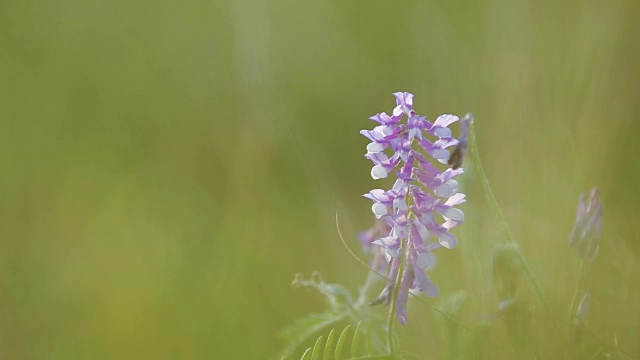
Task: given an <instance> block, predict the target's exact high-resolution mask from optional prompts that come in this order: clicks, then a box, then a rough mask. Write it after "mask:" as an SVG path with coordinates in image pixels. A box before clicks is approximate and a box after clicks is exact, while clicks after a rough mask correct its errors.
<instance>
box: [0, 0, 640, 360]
mask: <svg viewBox="0 0 640 360" xmlns="http://www.w3.org/2000/svg"><path fill="white" fill-rule="evenodd" d="M638 14H640V3H639V2H637V1H632V0H627V1H624V0H612V1H595V0H584V1H560V2H557V1H511V0H490V1H474V2H470V1H462V0H455V1H443V0H436V1H413V2H396V1H364V0H355V1H353V0H347V1H345V0H342V1H317V2H314V1H289V0H283V1H270V2H267V1H248V0H233V1H216V0H213V1H202V0H194V1H163V2H149V1H147V2H133V1H121V0H116V1H92V2H86V1H77V0H63V1H57V2H51V1H9V2H6V1H5V2H2V3H1V4H0V165H1V169H2V175H1V176H0V358H4V359H178V358H180V359H205V358H208V359H269V358H275V356H277V354H278V351H279V349H281V348H282V347H283V345H284V343H283V342H282V340H281V339H280V338H279V337H278V334H279V332H280V331H281V330H282V329H284V328H285V327H286V326H287V325H289V324H291V323H292V322H293V321H294V320H295V319H297V318H300V317H303V316H305V315H307V314H309V313H311V312H320V311H323V309H324V303H323V299H322V297H321V296H319V295H317V294H314V293H313V292H306V291H304V290H300V289H298V290H296V289H292V287H291V280H292V279H293V276H294V274H295V273H296V272H302V273H304V274H306V275H308V274H310V273H311V272H312V271H314V270H318V271H320V272H321V273H322V274H323V277H324V279H325V280H326V281H329V282H337V283H342V284H345V285H346V286H348V287H349V288H351V289H354V290H355V289H356V288H357V287H358V286H359V284H361V283H362V281H363V279H364V278H365V276H366V274H367V269H365V268H364V267H362V266H361V264H359V263H358V262H357V261H356V260H354V259H353V258H352V257H351V256H350V255H349V254H348V252H347V251H346V250H345V249H344V247H343V246H342V245H341V243H340V242H339V239H338V236H337V231H336V226H335V214H336V212H338V213H339V216H340V219H341V230H342V232H343V234H344V236H345V240H346V241H347V242H348V243H349V244H351V246H352V247H353V248H354V249H356V250H358V241H357V233H358V231H360V230H362V229H365V228H367V227H369V226H371V225H372V216H371V213H370V203H369V201H368V200H366V199H364V198H362V197H361V194H363V193H366V192H367V191H369V190H370V189H371V188H373V187H380V186H389V184H388V183H385V182H383V183H382V184H379V183H376V182H374V181H373V180H371V178H370V176H369V170H370V164H369V163H368V161H367V160H366V159H364V157H363V154H364V153H365V149H364V147H365V145H366V143H367V141H366V139H365V138H364V137H362V136H360V135H359V134H358V131H359V130H360V129H364V128H371V127H373V122H371V121H370V120H367V118H368V117H369V116H371V115H373V114H375V113H377V112H381V111H387V112H388V111H391V109H392V108H393V106H394V105H395V104H394V99H393V97H392V95H391V93H392V92H394V91H411V92H413V93H415V94H416V99H415V103H416V109H417V110H418V112H419V113H420V114H424V115H428V116H429V117H430V118H431V119H434V118H435V117H436V116H437V115H439V114H442V113H454V114H459V115H462V114H464V113H466V112H467V111H473V112H474V113H475V116H476V131H477V136H478V146H479V149H480V154H481V156H482V159H483V164H484V169H485V171H486V173H487V176H488V177H489V179H490V181H491V184H492V186H493V190H494V192H495V195H496V198H497V199H498V201H499V203H500V205H501V206H502V209H503V211H504V213H505V216H506V219H507V221H508V222H509V224H510V226H511V229H512V232H513V234H514V236H515V238H516V239H517V240H518V241H519V242H520V244H521V245H522V250H523V252H524V254H525V255H526V256H527V259H528V260H529V263H530V265H531V267H532V269H533V271H534V273H535V274H536V276H537V278H538V280H539V282H540V283H541V284H542V288H543V291H544V292H545V296H546V297H547V298H548V301H549V304H550V312H551V314H552V315H553V316H556V317H557V320H549V314H545V312H544V311H543V310H542V307H541V305H540V303H539V302H537V300H536V297H535V296H534V293H533V292H532V290H531V287H530V286H528V284H527V283H526V282H525V281H524V280H523V281H522V283H521V284H520V286H519V290H518V297H519V299H520V300H521V301H522V303H524V304H527V305H526V307H527V309H528V310H527V312H528V313H529V314H530V315H531V317H532V318H533V319H534V320H533V322H532V325H531V327H530V329H529V330H527V331H528V332H527V336H526V341H525V345H522V343H518V342H517V341H516V340H514V339H513V337H512V336H511V334H510V333H509V331H507V330H505V329H503V328H502V325H500V324H498V325H496V330H495V331H494V332H492V335H491V336H492V339H491V341H490V342H487V344H489V345H487V346H488V347H489V349H488V350H486V349H485V350H483V351H484V353H483V354H485V355H486V356H485V358H500V357H503V358H514V356H516V355H514V354H520V355H522V354H528V355H527V358H565V357H566V356H569V355H571V354H573V355H576V354H582V355H583V356H584V354H588V355H589V356H594V357H593V358H606V356H612V357H613V358H624V357H625V355H623V354H627V355H626V357H630V358H634V357H635V356H640V347H639V345H638V344H637V340H638V334H639V333H640V302H639V301H638V299H639V297H640V290H639V285H640V268H639V266H638V265H639V263H638V260H639V257H640V243H639V241H638V232H639V231H640V225H639V222H638V219H637V216H638V214H639V212H638V210H637V209H638V201H639V200H640V185H639V184H640V157H639V155H640V145H638V136H639V134H640V125H639V119H638V113H639V112H640V103H639V101H640V88H639V87H640V85H639V84H640V70H638V64H639V62H638V58H639V57H640V46H639V43H638V40H637V39H638V37H639V36H640V23H639V22H638V21H637V18H638ZM454 131H458V128H457V127H455V128H454ZM594 185H597V186H599V187H600V189H601V193H602V201H603V203H604V214H605V217H604V225H603V235H602V244H601V248H600V254H599V257H598V258H597V260H596V261H595V262H594V264H593V270H592V271H590V276H591V279H592V280H591V281H592V283H591V284H592V285H591V287H592V291H593V297H592V304H591V315H590V318H589V324H590V327H591V328H592V329H593V330H594V332H596V333H597V335H598V336H599V337H600V340H594V339H593V338H590V337H587V340H585V341H586V343H585V344H583V345H581V346H582V348H581V351H583V352H582V353H575V352H571V351H569V350H567V346H568V345H567V342H566V341H567V339H565V338H568V336H569V329H568V327H563V325H562V322H563V321H564V323H565V325H566V322H567V319H568V309H569V306H570V302H571V299H572V296H573V292H574V291H575V287H576V282H577V279H578V277H579V268H580V267H579V259H578V258H577V257H576V255H575V253H574V252H573V251H572V250H571V249H569V248H568V247H567V245H566V241H567V238H568V236H569V234H570V232H571V229H572V226H573V222H574V219H575V211H576V207H577V201H578V197H579V194H580V193H582V192H584V191H588V190H589V189H590V188H591V187H592V186H594ZM464 186H465V187H466V192H467V194H468V199H469V202H468V203H467V204H466V205H465V210H466V214H467V223H466V224H465V226H464V227H462V228H461V229H460V230H459V231H458V235H459V236H460V240H461V241H460V246H459V247H458V248H457V249H455V250H454V251H442V252H441V253H439V254H438V255H439V265H438V267H437V268H436V269H435V270H434V271H433V272H432V276H433V278H434V280H435V281H436V283H437V284H438V285H439V286H440V288H441V292H442V294H443V298H445V299H446V297H447V296H448V295H450V294H455V293H457V292H458V291H465V292H466V294H467V300H466V302H465V305H464V306H465V309H466V310H465V311H466V315H465V317H464V318H463V319H462V320H463V321H466V322H467V323H472V322H473V321H474V320H473V319H475V318H476V317H477V316H481V315H482V314H483V313H491V312H492V311H495V310H496V309H497V306H498V301H499V300H500V299H499V298H498V295H496V291H495V279H494V277H493V276H492V269H491V267H490V266H489V264H490V258H491V254H492V252H493V251H494V247H495V244H496V243H500V242H501V241H503V239H502V238H501V236H500V228H499V226H498V224H499V223H498V220H497V218H496V216H495V214H494V213H492V212H491V210H490V207H489V206H488V202H487V201H486V200H485V199H486V197H485V194H484V192H483V191H482V188H481V187H480V186H479V183H478V178H477V174H476V173H475V171H474V170H473V167H470V168H469V171H468V177H467V179H466V181H465V183H464ZM362 256H363V257H366V255H362ZM380 311H381V312H384V311H385V309H384V308H381V309H380ZM409 311H410V320H409V321H410V323H409V325H407V326H406V327H403V328H401V329H400V335H401V339H402V343H403V344H404V345H405V347H407V348H408V349H410V350H412V351H415V352H417V353H418V354H421V355H422V356H424V358H433V359H441V358H451V356H450V355H451V354H449V353H448V350H447V348H446V345H445V341H444V340H443V338H442V334H441V325H442V324H441V323H440V322H438V319H437V317H436V316H434V315H433V311H432V309H430V308H429V307H428V306H426V305H424V304H420V303H418V302H412V303H411V304H410V310H409ZM557 323H559V325H558V324H557ZM556 326H557V327H556ZM558 328H559V330H558ZM554 329H555V330H554ZM553 331H558V332H557V333H553ZM559 333H562V334H563V335H565V337H564V338H563V337H562V336H556V335H557V334H559ZM495 343H501V344H503V345H504V347H503V348H501V349H498V348H496V349H493V348H492V346H493V345H491V344H495ZM518 344H519V345H518ZM521 345H522V346H525V348H526V350H524V352H521V353H518V351H519V350H516V348H518V347H519V346H521ZM576 346H577V345H576ZM504 348H506V350H505V349H504ZM469 349H470V350H468V351H469V352H468V353H466V356H464V357H467V358H473V357H474V356H473V354H474V353H475V351H476V350H477V351H478V352H477V354H480V350H479V348H478V349H475V348H474V347H473V346H471V347H470V348H469ZM474 349H475V350H474ZM448 354H449V355H448ZM568 354H569V355H568ZM522 356H524V355H522ZM576 356H578V355H576ZM578 358H581V357H580V356H578Z"/></svg>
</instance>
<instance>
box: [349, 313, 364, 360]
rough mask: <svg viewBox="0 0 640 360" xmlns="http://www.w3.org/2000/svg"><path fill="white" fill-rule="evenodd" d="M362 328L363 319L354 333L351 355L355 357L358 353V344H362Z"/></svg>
mask: <svg viewBox="0 0 640 360" xmlns="http://www.w3.org/2000/svg"><path fill="white" fill-rule="evenodd" d="M361 328H362V321H360V322H359V323H358V325H357V326H356V331H355V332H354V333H353V340H352V341H351V357H355V356H356V355H357V353H358V345H360V333H361Z"/></svg>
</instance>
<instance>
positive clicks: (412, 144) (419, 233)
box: [360, 92, 471, 324]
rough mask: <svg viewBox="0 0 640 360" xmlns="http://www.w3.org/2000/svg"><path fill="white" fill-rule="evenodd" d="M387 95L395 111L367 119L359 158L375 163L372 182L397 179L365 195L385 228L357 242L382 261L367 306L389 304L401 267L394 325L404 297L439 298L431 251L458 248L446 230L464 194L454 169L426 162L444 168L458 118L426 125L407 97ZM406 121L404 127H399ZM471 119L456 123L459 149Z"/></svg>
mask: <svg viewBox="0 0 640 360" xmlns="http://www.w3.org/2000/svg"><path fill="white" fill-rule="evenodd" d="M393 95H394V96H395V97H396V107H395V108H394V109H393V111H392V115H387V114H386V113H384V112H383V113H379V114H376V115H375V116H372V117H371V118H370V119H371V120H374V121H376V122H377V123H378V124H379V125H378V126H376V127H375V128H374V129H373V130H362V131H361V132H360V133H361V134H362V135H364V136H365V137H366V138H368V139H369V140H370V141H371V143H369V145H367V154H366V155H365V157H366V158H367V159H369V160H371V161H372V162H373V164H374V166H373V168H372V169H371V177H372V178H373V179H382V178H386V177H389V175H390V174H392V173H393V172H394V170H395V174H396V175H397V179H396V181H395V183H394V185H393V187H392V188H391V189H390V190H383V189H374V190H371V191H370V192H369V193H367V194H365V195H364V197H366V198H368V199H370V200H371V201H373V205H372V206H371V210H372V212H373V213H374V215H375V216H376V218H378V219H379V220H378V221H381V222H383V223H385V224H386V225H387V227H386V228H385V230H386V232H385V233H383V234H379V233H376V235H379V237H378V238H375V239H374V233H373V232H366V233H365V234H366V236H363V237H361V239H365V240H361V241H363V242H365V243H367V244H370V245H372V246H378V247H380V248H381V249H382V250H383V252H384V257H385V259H386V261H387V263H388V264H389V267H388V268H389V275H388V276H389V278H388V281H387V285H386V286H385V288H384V290H383V291H382V293H381V294H380V296H378V298H376V299H375V300H373V301H372V302H371V304H372V305H373V304H379V303H382V302H384V303H386V304H389V303H390V302H391V300H392V298H393V296H394V292H395V286H396V279H397V276H398V274H399V272H400V269H401V268H402V274H400V275H401V280H400V288H399V289H397V291H398V295H397V296H398V298H397V302H396V311H397V316H398V319H399V320H400V322H401V323H403V324H405V323H406V322H407V311H406V304H407V299H408V296H409V293H410V292H413V291H420V292H424V293H425V294H427V295H428V296H438V288H437V287H436V286H435V284H433V282H432V281H431V280H430V279H429V277H428V275H427V273H426V271H427V270H431V269H432V268H434V267H435V264H436V260H435V256H434V254H433V252H434V250H436V249H438V248H443V247H444V248H448V249H451V248H454V247H455V246H456V245H457V241H458V240H457V238H456V236H455V235H453V234H452V233H451V229H453V228H454V227H456V226H458V225H459V224H461V223H462V222H463V221H464V213H463V212H462V210H460V209H458V208H457V207H456V206H458V205H460V204H462V203H464V202H465V201H466V200H465V195H464V194H461V193H458V188H459V184H458V182H457V181H456V180H455V178H456V177H458V176H460V175H461V174H462V173H463V169H462V168H460V166H454V167H453V168H448V169H445V170H444V171H441V170H440V169H438V168H437V167H436V166H435V165H433V164H432V162H431V160H429V159H434V160H436V161H438V162H440V163H442V164H447V163H449V160H450V158H451V156H450V153H449V150H448V148H449V147H452V146H456V145H459V143H460V141H459V140H458V139H456V138H454V137H453V133H452V131H451V129H449V125H451V124H453V123H455V122H457V121H458V120H459V119H458V117H457V116H455V115H441V116H439V117H438V118H437V119H436V121H435V122H433V123H431V122H429V121H428V120H427V117H426V116H420V115H418V114H417V113H416V111H415V110H414V108H413V94H411V93H407V92H396V93H394V94H393ZM405 118H406V123H401V121H402V120H403V119H405ZM465 119H468V117H465ZM470 122H471V120H466V121H465V122H464V123H463V135H464V141H465V144H466V142H467V137H468V127H469V124H470ZM465 127H466V129H465ZM456 150H457V148H456ZM465 150H466V145H465ZM456 164H457V162H456ZM401 264H402V266H401Z"/></svg>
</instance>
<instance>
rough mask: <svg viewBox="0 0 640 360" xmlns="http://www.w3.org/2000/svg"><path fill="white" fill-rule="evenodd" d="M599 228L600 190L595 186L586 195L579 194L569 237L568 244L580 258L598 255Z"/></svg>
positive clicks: (600, 210) (586, 258) (600, 216)
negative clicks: (574, 221)
mask: <svg viewBox="0 0 640 360" xmlns="http://www.w3.org/2000/svg"><path fill="white" fill-rule="evenodd" d="M601 230H602V203H601V202H600V191H598V188H597V187H595V188H593V189H592V190H591V192H590V193H589V196H588V197H587V195H586V193H582V195H580V202H579V203H578V213H577V215H576V223H575V225H574V227H573V231H572V232H571V236H570V237H569V246H572V247H575V248H576V251H577V252H578V255H579V256H580V257H581V258H583V259H585V260H589V261H593V260H594V259H595V258H596V255H598V248H599V247H600V234H601V232H602V231H601Z"/></svg>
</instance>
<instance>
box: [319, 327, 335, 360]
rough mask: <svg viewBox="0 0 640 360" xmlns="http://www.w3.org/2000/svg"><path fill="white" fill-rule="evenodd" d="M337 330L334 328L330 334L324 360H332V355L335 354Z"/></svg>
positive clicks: (325, 346)
mask: <svg viewBox="0 0 640 360" xmlns="http://www.w3.org/2000/svg"><path fill="white" fill-rule="evenodd" d="M335 330H336V329H335V328H333V329H331V331H330V332H329V336H328V337H327V343H326V344H325V345H324V356H323V357H322V359H323V360H331V354H332V353H333V352H332V350H333V343H334V342H335V340H336V331H335Z"/></svg>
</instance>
